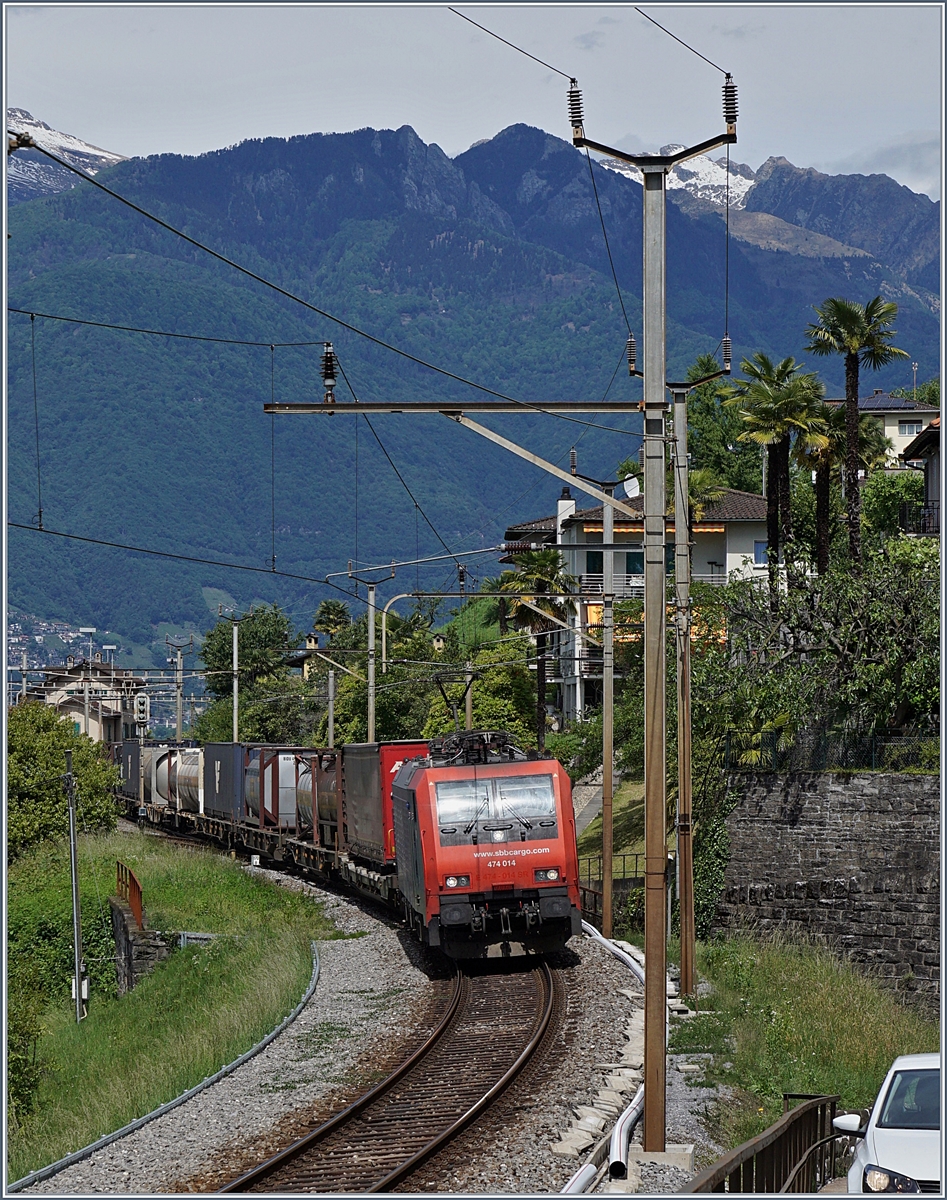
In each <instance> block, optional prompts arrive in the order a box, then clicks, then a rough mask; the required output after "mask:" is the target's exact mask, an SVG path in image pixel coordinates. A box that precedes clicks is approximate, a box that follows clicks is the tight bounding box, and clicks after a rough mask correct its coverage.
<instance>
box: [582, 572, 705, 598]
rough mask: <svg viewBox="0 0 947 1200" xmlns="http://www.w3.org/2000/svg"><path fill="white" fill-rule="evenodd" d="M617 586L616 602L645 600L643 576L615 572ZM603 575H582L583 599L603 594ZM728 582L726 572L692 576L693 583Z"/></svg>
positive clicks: (669, 578) (670, 580) (670, 579)
mask: <svg viewBox="0 0 947 1200" xmlns="http://www.w3.org/2000/svg"><path fill="white" fill-rule="evenodd" d="M612 578H613V580H614V585H615V599H616V600H643V599H644V576H643V575H621V574H619V572H617V571H616V572H615V574H614V576H613V577H612ZM603 579H604V576H602V575H580V576H579V585H580V586H579V590H580V592H581V593H582V595H583V597H592V596H601V594H602V581H603ZM667 579H668V584H672V583H673V582H674V576H673V574H669V575H668V577H667ZM726 582H727V574H726V572H725V571H719V572H718V571H714V572H712V573H711V574H709V575H708V574H695V575H691V583H710V584H715V585H718V586H720V585H722V584H725V583H726Z"/></svg>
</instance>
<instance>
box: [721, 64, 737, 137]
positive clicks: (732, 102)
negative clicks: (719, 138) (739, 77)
mask: <svg viewBox="0 0 947 1200" xmlns="http://www.w3.org/2000/svg"><path fill="white" fill-rule="evenodd" d="M723 119H724V121H725V122H726V124H727V125H736V123H737V85H736V84H735V83H734V82H733V79H732V78H731V77H730V76H729V75H728V76H727V80H726V83H725V84H724V85H723Z"/></svg>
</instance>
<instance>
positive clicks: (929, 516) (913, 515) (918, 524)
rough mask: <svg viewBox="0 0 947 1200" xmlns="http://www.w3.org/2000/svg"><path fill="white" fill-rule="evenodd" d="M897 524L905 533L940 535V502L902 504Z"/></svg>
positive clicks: (929, 535)
mask: <svg viewBox="0 0 947 1200" xmlns="http://www.w3.org/2000/svg"><path fill="white" fill-rule="evenodd" d="M898 524H899V525H900V526H901V529H902V530H903V531H904V532H905V533H917V534H922V535H926V536H928V537H938V536H939V535H940V503H939V502H937V501H935V502H934V503H933V504H902V505H901V512H900V517H899V521H898Z"/></svg>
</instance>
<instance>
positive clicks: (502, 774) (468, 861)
mask: <svg viewBox="0 0 947 1200" xmlns="http://www.w3.org/2000/svg"><path fill="white" fill-rule="evenodd" d="M391 791H392V807H393V818H394V836H395V848H396V855H397V864H398V890H399V892H400V893H401V896H402V902H403V905H404V911H405V917H406V919H407V921H408V923H409V925H410V926H411V927H412V928H414V929H415V930H416V931H417V933H418V934H419V936H420V937H421V939H422V940H423V941H425V942H427V943H428V944H429V945H431V946H440V947H441V948H442V949H443V950H444V951H445V953H447V954H449V955H451V957H454V958H465V957H477V956H481V955H483V954H485V953H486V951H487V948H488V947H489V946H491V945H500V946H501V947H502V950H503V952H504V953H509V951H510V943H513V942H519V943H522V944H523V945H524V946H526V947H527V948H529V949H530V950H537V951H550V950H557V949H560V948H561V947H563V946H564V945H565V943H566V941H567V940H568V939H569V938H570V937H571V936H572V934H574V933H579V932H580V930H581V911H580V905H579V888H578V856H577V852H576V840H575V836H576V835H575V814H574V812H573V809H572V789H571V786H570V783H569V776H568V775H567V774H566V772H565V771H564V770H563V768H562V767H561V766H560V764H559V763H558V762H557V761H556V760H555V759H551V758H538V757H536V756H535V755H533V756H529V755H526V754H524V753H523V752H522V751H520V750H517V749H516V748H515V747H514V746H513V745H512V743H511V742H510V740H509V738H508V736H507V735H506V734H502V733H457V734H451V735H448V736H447V737H444V738H440V739H436V740H435V741H433V742H432V743H431V746H430V751H429V754H428V756H426V757H424V758H415V759H411V760H409V761H406V762H404V763H403V764H402V766H401V768H400V769H399V771H398V773H397V774H396V776H395V778H394V782H393V784H392V789H391Z"/></svg>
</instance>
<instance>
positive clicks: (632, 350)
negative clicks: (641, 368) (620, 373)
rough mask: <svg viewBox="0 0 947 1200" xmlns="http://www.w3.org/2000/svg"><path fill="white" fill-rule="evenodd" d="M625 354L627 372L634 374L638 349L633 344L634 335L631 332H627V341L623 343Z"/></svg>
mask: <svg viewBox="0 0 947 1200" xmlns="http://www.w3.org/2000/svg"><path fill="white" fill-rule="evenodd" d="M625 356H626V357H627V359H628V374H629V375H634V373H635V360H636V358H637V356H638V350H637V347H636V346H635V335H634V334H633V333H629V335H628V341H627V342H626V343H625Z"/></svg>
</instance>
